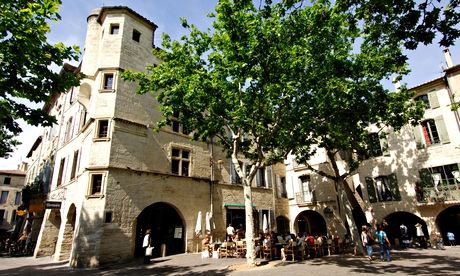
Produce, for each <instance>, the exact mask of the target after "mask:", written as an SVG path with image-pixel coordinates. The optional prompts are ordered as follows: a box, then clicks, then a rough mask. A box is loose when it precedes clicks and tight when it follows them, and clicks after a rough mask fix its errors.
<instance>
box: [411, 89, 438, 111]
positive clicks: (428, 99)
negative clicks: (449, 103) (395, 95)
mask: <svg viewBox="0 0 460 276" xmlns="http://www.w3.org/2000/svg"><path fill="white" fill-rule="evenodd" d="M415 100H416V101H421V102H423V103H424V104H425V106H426V108H437V107H439V101H438V96H437V94H436V91H431V92H429V93H427V94H423V95H420V96H418V97H416V98H415Z"/></svg>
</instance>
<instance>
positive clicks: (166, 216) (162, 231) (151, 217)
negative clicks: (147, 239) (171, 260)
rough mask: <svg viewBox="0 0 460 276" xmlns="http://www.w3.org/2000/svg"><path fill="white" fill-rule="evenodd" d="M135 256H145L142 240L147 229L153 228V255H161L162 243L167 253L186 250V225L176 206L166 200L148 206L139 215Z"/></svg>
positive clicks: (172, 253) (177, 252) (171, 253)
mask: <svg viewBox="0 0 460 276" xmlns="http://www.w3.org/2000/svg"><path fill="white" fill-rule="evenodd" d="M136 225H137V227H136V247H135V256H137V257H138V256H143V255H144V252H143V249H142V240H143V237H144V233H145V231H146V230H147V229H151V230H152V237H153V246H154V247H155V248H154V250H153V256H154V257H159V256H161V247H162V245H164V246H166V252H165V254H166V255H174V254H179V253H184V252H185V242H184V240H185V225H184V222H183V219H182V216H181V215H180V214H179V213H178V212H177V210H176V208H175V207H173V206H172V205H170V204H168V203H164V202H159V203H154V204H152V205H150V206H148V207H146V208H145V209H144V210H143V211H142V212H141V213H140V214H139V216H138V217H137V224H136Z"/></svg>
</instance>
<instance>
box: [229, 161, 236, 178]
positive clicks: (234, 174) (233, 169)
mask: <svg viewBox="0 0 460 276" xmlns="http://www.w3.org/2000/svg"><path fill="white" fill-rule="evenodd" d="M230 181H231V183H232V184H236V183H237V178H236V171H235V165H234V164H233V162H232V159H230Z"/></svg>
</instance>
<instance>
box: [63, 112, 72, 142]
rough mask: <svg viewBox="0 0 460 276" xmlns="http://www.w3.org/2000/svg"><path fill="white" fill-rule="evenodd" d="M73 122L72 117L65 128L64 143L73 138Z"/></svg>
mask: <svg viewBox="0 0 460 276" xmlns="http://www.w3.org/2000/svg"><path fill="white" fill-rule="evenodd" d="M72 121H73V118H72V117H70V118H69V120H68V121H67V125H66V127H65V134H64V135H65V136H64V142H67V141H69V140H70V139H71V138H72Z"/></svg>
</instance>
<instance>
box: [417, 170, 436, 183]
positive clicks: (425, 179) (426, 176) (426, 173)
mask: <svg viewBox="0 0 460 276" xmlns="http://www.w3.org/2000/svg"><path fill="white" fill-rule="evenodd" d="M418 173H419V175H420V180H421V182H422V187H423V188H431V187H434V183H433V177H432V176H431V172H430V170H428V169H426V168H424V169H421V170H419V171H418Z"/></svg>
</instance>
